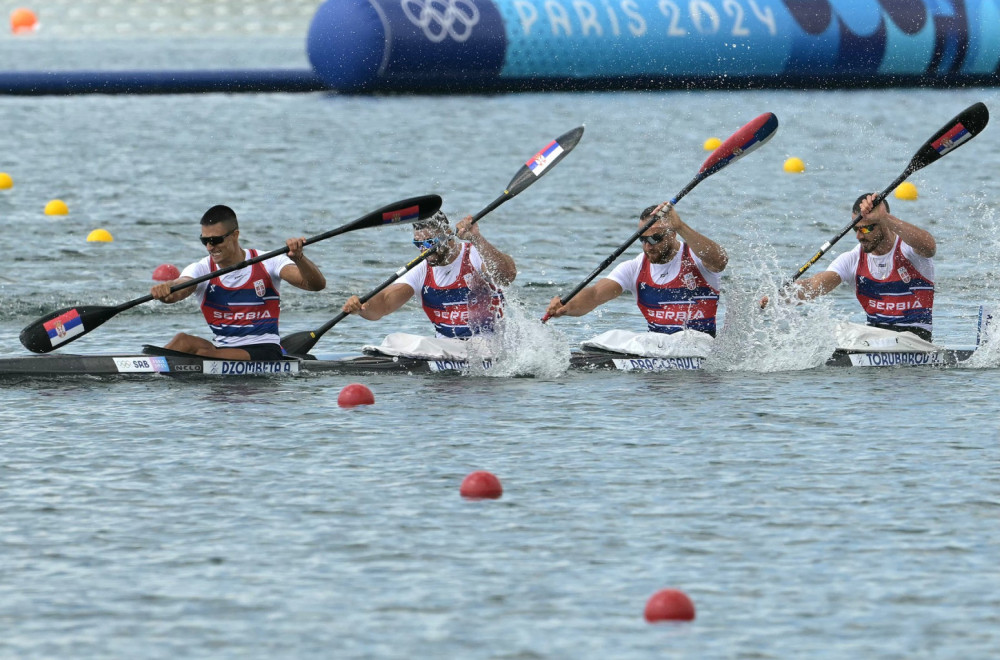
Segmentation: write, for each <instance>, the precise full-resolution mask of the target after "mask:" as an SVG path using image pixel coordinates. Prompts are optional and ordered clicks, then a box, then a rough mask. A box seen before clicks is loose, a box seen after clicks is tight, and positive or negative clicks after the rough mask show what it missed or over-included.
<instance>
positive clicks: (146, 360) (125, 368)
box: [0, 346, 974, 378]
mask: <svg viewBox="0 0 1000 660" xmlns="http://www.w3.org/2000/svg"><path fill="white" fill-rule="evenodd" d="M973 352H974V351H973V350H972V349H948V350H942V351H935V352H930V353H899V352H896V353H890V352H848V351H842V350H838V351H836V352H835V353H834V354H833V355H832V356H831V357H830V358H829V359H828V360H827V362H826V364H827V366H832V367H915V366H928V367H950V366H955V365H958V364H960V363H961V362H963V361H965V360H967V359H968V358H969V357H970V356H971V355H972V353H973ZM702 362H703V359H702V358H697V357H667V358H651V357H642V356H637V355H625V354H621V353H614V352H609V351H600V350H586V351H574V352H572V353H571V355H570V368H571V369H574V370H619V371H677V370H683V371H690V370H698V369H701V368H702ZM490 366H491V365H490V363H489V361H484V362H483V367H485V368H489V367H490ZM468 367H469V365H468V363H467V362H465V361H462V360H439V359H423V358H409V357H391V356H386V355H337V356H323V357H322V358H320V359H316V358H314V357H313V356H303V357H296V356H289V357H286V358H284V359H281V360H273V361H256V360H248V361H240V360H210V359H206V358H203V357H200V356H196V355H189V354H186V353H178V352H175V351H169V350H167V349H163V348H159V347H154V346H147V347H146V348H145V349H144V352H143V353H141V354H121V355H73V354H62V353H57V354H46V355H28V356H17V357H0V378H7V377H50V376H97V377H102V376H134V375H147V376H148V375H167V376H210V377H211V376H267V375H295V374H301V373H306V374H309V373H341V374H364V373H401V374H406V373H435V372H451V373H458V372H462V371H467V370H468Z"/></svg>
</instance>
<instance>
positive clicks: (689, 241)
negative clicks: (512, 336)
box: [545, 202, 729, 337]
mask: <svg viewBox="0 0 1000 660" xmlns="http://www.w3.org/2000/svg"><path fill="white" fill-rule="evenodd" d="M660 213H662V215H661V217H660V218H659V219H658V220H657V221H656V222H655V223H653V225H652V226H650V227H649V229H647V230H646V231H645V232H644V233H643V234H642V236H640V237H639V240H640V241H641V242H642V254H640V255H638V256H637V257H635V258H634V259H631V260H629V261H626V262H624V263H621V264H619V265H618V266H616V267H615V269H614V270H612V271H611V273H610V274H609V275H608V276H607V277H605V278H602V279H600V280H598V281H597V283H595V284H592V285H590V286H588V287H586V288H584V289H582V290H581V291H580V292H579V293H578V294H577V295H576V296H574V297H573V298H571V299H570V300H569V301H568V302H567V303H566V304H565V305H564V304H562V301H561V300H560V298H559V296H556V297H554V298H553V299H552V300H551V301H550V302H549V306H548V308H547V309H546V312H545V313H546V314H547V315H549V316H553V317H558V316H583V315H585V314H589V313H590V312H591V311H593V310H594V309H596V308H597V307H599V306H600V305H603V304H604V303H606V302H608V301H610V300H614V299H615V298H617V297H618V296H620V295H621V294H622V293H623V292H625V291H628V292H630V293H631V294H632V295H633V296H634V297H635V302H636V304H637V305H638V306H639V311H640V312H642V315H643V316H644V317H645V319H646V325H647V329H648V330H649V332H661V333H667V334H672V333H675V332H678V331H680V330H697V331H700V332H704V333H706V334H709V335H711V336H713V337H714V336H715V333H716V320H715V319H716V312H717V309H718V304H719V290H720V288H721V283H722V271H723V270H725V268H726V264H727V263H728V262H729V257H728V256H727V255H726V251H725V250H724V249H723V248H722V247H721V246H720V245H719V244H718V243H716V242H715V241H713V240H712V239H710V238H708V237H706V236H704V235H702V234H700V233H699V232H697V231H695V230H694V229H692V228H691V227H690V226H689V225H688V224H687V223H685V222H684V221H683V220H681V217H680V216H679V215H678V214H677V211H676V210H675V209H674V208H673V207H672V206H671V205H670V203H669V202H663V203H662V204H658V205H654V206H650V207H648V208H646V209H645V210H643V212H642V213H641V214H639V226H640V227H642V225H644V224H645V223H646V222H647V221H648V220H649V219H650V218H651V217H652V216H654V215H657V214H660Z"/></svg>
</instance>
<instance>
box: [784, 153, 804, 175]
mask: <svg viewBox="0 0 1000 660" xmlns="http://www.w3.org/2000/svg"><path fill="white" fill-rule="evenodd" d="M785 171H786V172H788V173H790V174H802V173H803V172H805V171H806V164H805V163H803V162H802V159H801V158H795V157H794V156H793V157H792V158H789V159H788V160H786V161H785Z"/></svg>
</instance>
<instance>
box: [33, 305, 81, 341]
mask: <svg viewBox="0 0 1000 660" xmlns="http://www.w3.org/2000/svg"><path fill="white" fill-rule="evenodd" d="M42 327H44V328H45V331H46V332H47V333H48V335H49V342H50V343H51V344H52V346H53V347H55V346H58V345H59V344H61V343H63V342H64V341H66V340H67V339H70V338H72V337H75V336H77V335H82V334H83V319H81V318H80V314H79V313H78V312H77V311H76V310H75V309H71V310H69V311H68V312H66V313H65V314H61V315H59V316H57V317H55V318H54V319H52V320H51V321H49V322H47V323H45V324H43V326H42Z"/></svg>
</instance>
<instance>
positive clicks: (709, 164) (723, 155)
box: [542, 112, 778, 323]
mask: <svg viewBox="0 0 1000 660" xmlns="http://www.w3.org/2000/svg"><path fill="white" fill-rule="evenodd" d="M777 130H778V118H777V117H775V116H774V114H773V113H770V112H765V113H764V114H762V115H760V116H759V117H756V118H755V119H753V120H751V121H749V122H747V123H746V124H745V125H744V126H742V127H740V129H739V130H738V131H736V132H735V133H733V134H732V135H730V136H729V137H728V138H727V139H726V141H725V142H723V143H722V144H720V145H719V146H718V147H716V148H715V150H714V151H713V152H712V153H711V155H709V157H708V158H707V159H706V160H705V162H704V163H702V165H701V168H700V169H699V170H698V174H697V175H696V176H695V177H694V178H693V179H691V181H690V182H689V183H688V184H687V185H686V186H684V188H683V189H682V190H681V191H680V192H679V193H677V195H675V196H674V198H673V199H671V200H670V206H671V207H673V206H674V205H675V204H676V203H677V202H679V201H680V200H681V198H683V197H684V196H685V195H687V194H688V193H689V192H691V190H693V189H694V187H695V186H697V185H698V184H699V183H701V182H702V181H704V180H705V179H707V178H708V177H710V176H711V175H713V174H715V173H716V172H718V171H719V170H722V169H723V168H725V167H727V166H728V165H730V164H731V163H734V162H735V161H737V160H739V159H740V158H743V157H744V156H746V155H747V154H749V153H751V152H753V151H755V150H757V149H758V148H760V146H761V145H763V144H764V143H765V142H767V141H768V140H770V139H771V138H772V137H774V134H775V132H777ZM661 217H663V211H662V210H661V211H660V212H659V213H657V214H655V215H654V216H653V217H652V218H650V219H649V220H647V221H646V222H645V223H643V225H642V226H641V227H640V228H639V230H638V231H636V232H635V233H634V234H632V236H631V237H630V238H629V239H628V240H627V241H625V243H623V244H622V245H621V246H619V247H618V249H617V250H615V251H614V252H612V253H611V255H610V256H609V257H608V258H607V259H605V260H604V261H602V262H601V264H600V265H599V266H598V267H597V268H595V269H594V272H592V273H591V274H590V275H588V276H587V278H586V279H585V280H583V281H582V282H580V284H578V285H577V286H576V288H575V289H573V290H572V291H571V292H570V293H569V294H568V295H566V296H565V297H562V298H560V299H559V302H560V303H561V304H562V305H565V304H567V303H568V302H569V301H570V300H572V299H573V298H574V297H576V295H577V294H578V293H580V292H581V291H582V290H583V289H584V287H586V286H587V285H588V284H590V283H591V282H592V281H593V280H594V278H595V277H597V276H598V275H600V274H601V272H602V271H603V270H604V269H605V268H607V267H608V266H610V265H611V262H613V261H614V260H615V259H617V258H618V257H619V256H621V254H622V252H624V251H625V250H627V249H628V248H629V246H630V245H632V243H634V242H635V241H636V240H638V238H639V237H640V236H642V234H643V233H644V232H646V231H647V230H648V229H649V228H650V227H652V226H653V225H654V224H655V223H656V221H657V220H659V219H660V218H661ZM550 318H551V316H549V314H548V312H546V314H545V315H544V316H543V317H542V323H545V322H546V321H548V320H549V319H550Z"/></svg>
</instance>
